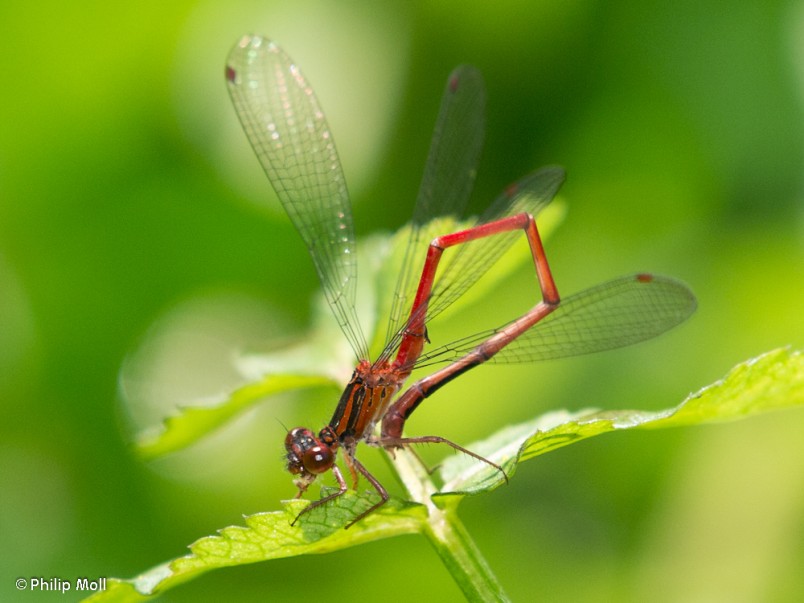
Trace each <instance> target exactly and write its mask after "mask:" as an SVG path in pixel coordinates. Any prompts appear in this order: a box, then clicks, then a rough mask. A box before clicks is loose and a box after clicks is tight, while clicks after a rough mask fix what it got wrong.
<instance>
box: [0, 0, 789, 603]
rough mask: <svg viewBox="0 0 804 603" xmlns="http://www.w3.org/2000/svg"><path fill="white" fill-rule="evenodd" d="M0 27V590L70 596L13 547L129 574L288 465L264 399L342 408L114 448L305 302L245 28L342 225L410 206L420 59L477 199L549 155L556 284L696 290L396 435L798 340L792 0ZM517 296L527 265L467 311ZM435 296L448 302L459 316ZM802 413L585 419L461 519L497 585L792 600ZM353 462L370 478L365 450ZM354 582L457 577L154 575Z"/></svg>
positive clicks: (74, 16) (526, 296) (428, 409)
mask: <svg viewBox="0 0 804 603" xmlns="http://www.w3.org/2000/svg"><path fill="white" fill-rule="evenodd" d="M0 32H1V33H2V35H0V57H2V58H0V66H2V76H3V77H2V81H3V83H2V89H1V90H2V91H1V92H0V115H2V126H0V479H1V480H2V485H1V486H0V551H2V553H0V599H1V600H3V601H11V600H19V601H36V600H42V601H45V600H47V601H51V600H55V599H56V598H57V597H60V595H56V594H53V593H39V594H35V593H31V592H17V591H16V589H15V587H14V584H13V582H14V579H15V578H17V577H26V578H30V577H38V576H41V577H44V578H52V577H59V578H62V579H66V580H74V579H75V578H76V577H82V576H86V577H90V578H92V577H96V576H121V577H131V576H134V575H136V574H137V573H139V572H140V571H143V570H145V569H147V568H149V567H151V566H153V565H155V564H157V563H160V562H162V561H165V560H167V559H170V558H174V557H176V556H179V555H182V554H184V553H185V552H186V546H187V545H188V544H190V543H191V542H192V541H194V540H195V539H196V538H199V537H201V536H204V535H208V534H211V533H214V532H215V530H216V529H218V528H221V527H224V526H227V525H232V524H242V517H241V516H242V515H243V514H249V513H255V512H259V511H267V510H275V509H278V508H279V499H282V498H289V497H291V496H292V495H293V494H294V488H293V486H292V483H291V480H290V479H289V477H288V476H287V474H286V473H285V472H284V471H283V467H282V463H281V458H280V457H281V442H282V438H283V433H284V427H283V425H288V426H292V425H296V424H309V425H311V426H312V427H318V426H319V425H322V424H323V423H324V422H325V421H326V420H327V419H328V418H329V415H330V413H331V412H332V409H333V407H334V403H335V401H334V400H333V399H331V398H330V399H323V398H321V397H314V396H308V397H307V399H305V400H294V399H290V398H288V399H282V400H274V401H269V402H266V403H265V404H263V405H261V406H260V407H259V408H258V409H256V410H255V411H253V412H251V413H249V414H248V416H246V417H244V418H242V419H241V420H238V421H236V422H235V423H234V424H233V425H231V426H229V427H228V428H227V429H225V430H222V432H219V433H217V434H215V435H214V436H213V437H212V438H210V440H209V441H208V442H204V443H202V444H200V445H198V446H196V447H194V448H193V449H191V450H188V451H186V452H184V453H181V454H178V455H175V456H174V457H171V458H169V459H164V460H163V461H160V462H156V463H153V464H144V463H143V462H141V461H140V460H138V458H136V456H135V455H134V454H133V452H132V451H131V450H130V447H129V445H128V442H129V440H130V438H131V435H132V433H133V430H134V429H135V428H136V427H141V426H143V425H155V424H157V423H158V421H159V418H160V417H162V416H164V415H165V414H166V413H168V412H169V409H170V408H172V407H174V406H175V405H176V404H181V403H187V402H189V401H192V400H193V399H195V398H197V397H199V396H210V395H214V394H215V393H217V392H219V391H221V389H222V388H224V387H225V386H226V385H227V384H228V383H230V382H231V380H232V379H233V378H234V377H233V374H232V371H231V369H230V368H229V366H230V364H229V362H230V360H231V357H232V353H233V350H236V349H244V348H245V349H265V348H267V347H270V345H272V343H271V342H276V341H277V340H278V339H282V338H287V337H291V336H293V335H294V334H298V333H302V332H304V330H305V328H306V327H307V325H308V321H309V320H310V316H311V313H310V307H311V299H312V297H313V296H314V294H315V292H316V290H317V285H318V284H317V280H316V277H315V273H314V271H313V268H312V265H311V262H310V260H309V257H308V256H307V254H306V252H305V249H304V247H303V245H302V244H301V241H300V240H299V239H298V237H297V235H296V233H295V232H294V231H293V229H292V227H291V226H290V224H289V222H288V220H287V218H286V217H285V216H284V214H282V213H281V210H280V209H279V207H278V203H277V202H276V201H275V200H272V198H273V193H272V192H271V191H270V188H269V187H268V184H267V181H266V180H265V178H264V176H263V175H262V174H261V172H260V170H259V167H258V165H257V162H256V160H255V159H254V157H253V156H252V155H251V151H250V149H249V148H248V145H247V143H246V141H245V137H244V136H243V134H242V132H240V131H239V127H238V125H237V123H236V120H235V117H234V114H233V111H232V109H231V107H230V103H229V99H228V98H227V94H226V90H225V86H224V82H223V63H224V59H225V56H226V54H227V52H228V50H229V48H230V47H231V45H232V44H233V43H234V42H235V41H236V40H237V39H238V38H239V36H241V35H242V34H243V33H246V32H260V33H264V34H265V35H268V36H270V37H272V38H274V39H276V40H277V41H279V42H280V43H281V44H282V45H283V46H284V47H285V48H286V50H287V51H288V52H289V53H290V54H291V56H293V57H294V58H295V59H296V60H297V61H298V63H299V64H300V65H302V67H303V69H304V71H305V72H306V74H307V75H308V77H309V79H310V80H311V81H312V83H313V85H314V87H315V89H316V90H317V92H318V95H319V98H320V100H321V102H322V104H323V106H324V107H325V109H326V111H327V114H328V117H329V120H330V124H331V126H332V129H333V131H334V134H335V137H336V141H337V143H338V146H339V150H340V153H341V157H342V160H343V163H344V165H345V169H346V174H347V178H348V180H349V184H350V188H351V191H352V197H353V202H354V212H355V219H356V222H357V228H358V232H359V235H360V236H366V235H368V234H369V233H371V232H374V231H377V230H385V231H391V230H393V229H395V228H398V227H399V226H400V225H401V224H403V223H404V222H405V221H406V220H407V219H408V218H409V216H410V213H411V208H412V204H413V200H414V198H415V193H416V189H417V186H418V181H419V178H420V176H421V172H422V167H423V164H424V159H425V156H426V151H427V146H428V144H429V139H430V135H431V131H432V126H433V123H434V120H435V115H436V111H437V108H438V103H439V100H440V95H441V91H442V86H443V82H444V80H445V78H446V76H447V74H448V73H449V71H450V69H451V68H452V67H453V66H455V65H457V64H459V63H463V62H466V63H473V64H475V65H477V66H478V67H479V68H480V69H481V70H482V71H483V73H484V75H485V77H486V81H487V87H488V90H489V104H488V107H489V120H488V134H487V144H486V148H485V151H484V155H483V159H482V164H481V170H480V175H479V178H478V184H477V188H476V194H475V197H474V201H473V203H475V207H478V208H479V207H482V206H483V204H484V203H486V202H487V201H489V200H490V199H491V198H493V196H494V195H495V194H496V193H497V192H498V191H499V190H500V189H501V188H502V187H503V186H504V185H505V184H507V183H508V182H510V181H512V180H514V179H516V178H517V177H519V176H521V175H523V174H525V173H527V172H528V171H530V170H532V169H533V168H535V167H538V166H540V165H543V164H546V163H559V164H562V165H563V166H565V167H566V169H567V171H568V173H569V179H568V182H567V184H566V185H565V187H564V189H563V191H562V197H563V199H564V200H565V201H566V202H567V207H568V214H567V217H566V220H565V222H564V223H563V224H562V225H561V227H560V228H559V229H558V230H557V231H556V232H555V233H554V234H553V235H552V236H551V237H550V239H549V240H548V241H547V247H548V255H549V257H550V259H551V262H552V265H553V272H554V275H555V277H556V281H557V283H558V286H559V288H560V290H561V291H562V292H563V293H564V294H569V293H571V292H574V291H578V290H580V289H582V288H584V287H586V286H589V285H592V284H595V283H597V282H600V281H602V280H605V279H608V278H611V277H613V276H616V275H619V274H622V273H627V272H633V271H638V270H651V271H656V272H662V273H666V274H671V275H674V276H677V277H678V278H681V279H683V280H685V281H686V282H687V283H689V284H690V286H691V287H692V288H693V289H694V290H695V292H696V294H697V296H698V299H699V311H698V312H697V314H696V315H695V316H694V317H693V319H692V320H691V321H690V322H689V323H687V324H686V325H684V326H682V327H681V328H679V329H677V330H675V331H673V332H672V333H671V334H668V335H666V336H664V337H662V338H660V339H658V340H656V341H652V342H650V343H647V344H643V345H641V346H638V347H636V348H632V349H626V350H620V351H615V352H611V353H607V354H602V355H599V356H590V357H585V358H580V359H572V360H565V361H556V362H551V363H544V364H541V365H535V366H525V367H497V366H494V367H484V368H482V369H480V370H478V371H475V372H474V374H467V375H465V377H463V378H462V379H460V380H459V381H458V382H456V383H455V384H453V385H450V387H448V388H445V390H443V392H439V396H438V397H436V398H433V399H432V400H430V401H428V403H427V404H426V405H423V406H422V408H421V409H420V410H419V411H417V414H416V416H415V417H414V419H413V420H411V422H410V424H409V432H410V433H412V434H429V433H438V434H439V435H444V436H446V437H449V438H451V439H453V440H455V441H457V442H459V443H463V444H468V443H469V442H471V441H473V440H474V439H477V438H481V437H483V436H484V435H486V434H488V433H490V432H492V431H495V430H496V429H498V428H500V427H502V426H503V425H505V424H507V423H509V422H514V421H519V420H524V419H526V418H529V417H531V416H534V415H536V414H539V413H541V412H544V411H547V410H550V409H554V408H570V409H578V408H582V407H586V406H597V407H602V408H612V409H614V408H626V407H633V408H646V409H659V408H663V407H667V406H672V405H675V404H676V403H678V402H679V401H680V400H681V399H682V398H683V397H684V396H686V395H687V394H688V393H689V392H691V391H695V390H697V389H698V388H700V387H702V386H704V385H707V384H709V383H711V382H712V381H714V380H715V379H717V378H719V377H721V376H722V375H724V374H725V373H726V372H727V371H728V369H729V368H731V367H732V366H733V365H734V364H735V363H737V362H739V361H741V360H744V359H747V358H749V357H751V356H753V355H756V354H759V353H761V352H763V351H765V350H768V349H771V348H774V347H777V346H783V345H793V346H797V347H801V345H802V343H803V342H804V311H803V308H802V305H803V302H804V209H803V205H802V166H804V127H802V126H803V122H802V92H804V4H802V3H801V2H774V1H767V0H749V1H747V2H742V3H739V4H738V3H721V2H715V1H712V0H696V1H694V2H693V1H690V0H680V1H679V2H674V3H664V2H654V1H650V0H648V1H646V2H641V3H637V4H635V3H633V2H626V1H622V0H619V1H614V2H606V3H602V2H599V3H596V2H583V1H580V2H565V1H558V0H545V1H536V2H534V1H525V0H519V1H517V0H502V1H500V2H495V3H487V2H484V3H470V2H463V1H461V2H458V1H457V0H440V1H436V2H403V1H396V2H385V3H377V2H369V1H367V0H363V1H358V0H354V1H348V2H337V3H336V2H329V3H328V2H324V1H323V0H318V1H305V0H301V1H296V2H270V1H268V0H265V1H261V2H256V1H254V0H242V1H235V2H225V3H224V2H212V1H210V2H174V3H163V2H152V1H146V2H139V3H107V2H103V3H102V2H86V1H84V2H81V1H79V2H72V3H59V2H52V1H43V2H19V1H9V2H4V3H3V4H2V7H0ZM532 296H533V285H532V274H531V272H530V271H529V270H528V268H527V266H523V269H522V270H521V273H517V274H516V275H514V276H512V277H511V278H510V279H509V280H508V281H506V283H505V286H504V287H502V288H501V290H500V291H498V292H497V294H496V296H491V297H490V299H489V300H487V301H486V303H485V305H484V304H482V303H481V304H480V305H479V306H478V311H477V314H484V315H487V314H488V313H489V312H500V313H501V314H504V313H505V312H506V311H508V312H514V311H515V310H513V309H510V308H519V309H522V308H525V307H527V306H528V304H529V303H531V302H532ZM508 318H510V316H509V315H504V316H501V320H500V322H502V321H503V320H507V319H508ZM454 324H455V325H457V326H455V327H454V328H456V330H457V329H458V328H460V329H465V330H466V331H468V330H470V329H471V328H472V324H473V315H472V312H465V313H464V314H462V315H460V316H459V317H456V322H455V323H454ZM342 344H343V342H342V341H339V342H333V346H338V345H342ZM126 359H129V360H128V361H127V360H126ZM124 365H126V366H130V365H136V370H132V371H130V372H129V373H130V375H133V377H131V376H130V377H128V378H127V380H126V381H125V384H126V391H127V392H128V397H127V398H126V399H127V400H128V401H127V402H126V403H123V402H122V400H123V399H124V398H125V397H124V396H123V395H122V393H121V388H120V386H119V383H120V381H119V375H120V374H121V367H122V366H124ZM802 433H804V412H802V411H789V412H783V413H777V414H772V415H767V416H764V417H760V418H758V419H755V420H751V421H747V422H743V423H734V424H727V425H719V426H712V427H701V428H695V429H686V430H675V431H666V432H661V431H660V432H650V431H647V432H633V433H624V434H617V435H611V436H607V437H603V438H596V439H594V440H591V441H589V442H585V443H583V444H581V445H578V446H572V447H569V448H567V449H563V450H561V451H558V452H556V453H555V454H550V455H547V456H545V457H541V458H540V459H538V460H536V461H533V462H530V463H528V464H527V465H525V466H523V467H522V468H521V469H520V471H519V472H518V473H517V476H516V479H514V480H513V481H512V483H511V484H510V485H509V486H508V487H506V488H502V489H500V490H497V491H496V492H494V493H493V494H491V495H488V496H483V497H479V498H476V499H470V500H467V501H466V502H465V503H464V505H463V512H462V517H463V518H464V520H465V523H466V525H467V527H468V529H469V531H470V532H471V533H472V534H474V536H475V537H476V539H477V542H478V545H479V547H480V549H481V550H482V551H484V553H485V554H486V555H487V559H488V561H489V563H490V564H491V566H492V568H493V569H494V571H495V572H496V573H497V575H498V577H499V578H500V580H501V581H502V583H503V585H504V586H505V587H506V589H507V591H508V593H509V594H510V595H511V596H512V597H513V598H514V599H515V600H520V601H522V600H533V599H534V598H541V599H545V600H573V601H584V600H589V601H611V600H618V601H644V600H651V601H691V600H695V601H731V602H734V601H798V600H801V597H802V596H804V573H802V572H801V568H802V567H804V438H802ZM438 452H440V451H433V454H436V453H438ZM362 458H363V460H364V462H365V463H367V464H368V465H369V466H370V467H371V468H372V469H373V470H376V471H377V472H378V473H379V474H380V475H385V473H383V472H384V464H383V463H382V461H381V459H380V457H379V453H377V452H375V451H366V452H364V453H363V457H362ZM436 458H437V457H436ZM389 485H391V484H390V483H389ZM393 490H394V492H395V493H398V490H396V489H395V488H393ZM356 591H359V592H361V593H364V594H369V593H372V596H374V595H376V596H379V595H380V594H381V593H382V594H383V600H388V601H403V600H412V599H414V598H416V599H419V600H439V601H445V600H456V599H458V598H460V593H459V591H458V590H457V588H456V587H455V586H454V585H453V584H452V582H451V581H450V578H449V575H448V574H447V572H446V571H445V570H444V568H443V567H442V566H441V565H440V562H439V560H438V557H437V556H436V555H435V553H434V552H433V551H432V550H430V548H429V545H428V544H427V543H426V542H425V541H424V540H423V539H419V538H412V537H409V538H402V539H395V540H387V541H383V542H378V543H373V544H370V545H368V546H363V547H359V548H355V549H350V550H347V551H342V552H339V553H334V554H329V555H323V556H319V557H314V558H303V559H286V560H280V561H275V562H270V563H263V564H257V565H253V566H247V567H241V568H236V569H231V570H224V571H218V572H213V573H211V574H209V575H207V576H204V577H202V578H201V579H199V580H196V581H194V582H192V583H190V584H188V585H186V586H183V587H180V588H178V589H176V590H174V591H171V592H170V593H169V594H167V595H166V596H165V598H164V600H171V601H190V600H219V599H222V598H224V597H225V598H226V599H227V600H232V601H234V600H243V601H250V600H274V601H284V600H298V598H299V597H300V596H302V597H320V596H325V597H326V598H328V599H329V598H332V597H337V598H341V597H343V598H347V599H348V598H351V597H353V596H354V595H355V593H356ZM75 598H77V597H76V594H75V593H71V594H69V595H67V596H65V597H61V598H60V600H73V599H75Z"/></svg>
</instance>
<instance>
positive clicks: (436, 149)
mask: <svg viewBox="0 0 804 603" xmlns="http://www.w3.org/2000/svg"><path fill="white" fill-rule="evenodd" d="M485 111H486V92H485V86H484V84H483V77H482V76H481V75H480V72H479V71H478V70H477V69H475V68H474V67H471V66H468V65H462V66H460V67H457V68H456V69H455V70H454V71H453V72H452V73H451V74H450V76H449V78H448V79H447V84H446V87H445V89H444V95H443V97H442V100H441V108H440V109H439V112H438V118H437V119H436V125H435V130H434V132H433V138H432V140H431V143H430V151H429V153H428V155H427V162H426V163H425V168H424V176H423V177H422V182H421V185H420V187H419V194H418V197H417V199H416V206H415V208H414V210H413V219H412V224H411V234H410V238H409V239H408V242H407V247H406V249H405V256H404V260H403V262H402V269H401V271H400V273H399V280H398V281H397V286H396V289H395V294H394V300H393V304H392V308H391V313H390V316H389V320H388V333H387V340H386V341H389V342H391V341H393V340H394V338H395V335H396V334H397V333H398V332H399V331H400V329H401V328H402V327H403V325H404V324H405V323H406V321H407V319H408V314H409V313H410V308H411V304H412V303H413V298H414V296H415V293H416V288H417V286H418V284H419V276H420V274H421V270H422V266H423V264H424V258H425V254H426V253H427V246H428V245H429V244H430V241H431V240H433V238H435V237H437V236H439V235H443V234H446V233H444V232H441V229H440V222H439V220H437V218H439V217H448V216H449V217H452V218H454V219H458V218H461V217H462V216H463V214H464V211H465V209H466V204H467V201H468V200H469V195H470V193H471V192H472V186H473V185H474V181H475V175H476V173H477V163H478V160H479V159H480V151H481V148H482V146H483V137H484V134H485V129H486V126H485Z"/></svg>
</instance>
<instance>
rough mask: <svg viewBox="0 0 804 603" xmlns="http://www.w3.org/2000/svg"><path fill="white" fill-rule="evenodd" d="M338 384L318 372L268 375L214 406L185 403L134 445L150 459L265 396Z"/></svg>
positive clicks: (182, 445)
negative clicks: (187, 404) (175, 413)
mask: <svg viewBox="0 0 804 603" xmlns="http://www.w3.org/2000/svg"><path fill="white" fill-rule="evenodd" d="M333 386H335V387H337V386H338V384H337V383H335V382H334V381H333V380H332V379H331V378H329V377H324V376H318V375H267V376H266V377H264V378H263V379H261V380H260V381H257V382H256V383H251V384H249V385H246V386H244V387H241V388H239V389H236V390H234V391H233V392H231V393H230V394H229V395H228V396H226V397H225V398H224V399H223V400H222V401H221V402H220V403H218V404H216V405H214V406H208V405H207V406H187V407H184V408H182V409H180V413H179V414H177V415H175V416H172V417H168V418H167V419H165V421H164V424H163V427H162V429H161V430H159V431H158V432H157V433H154V432H153V431H148V432H145V433H142V434H140V436H139V437H138V439H137V442H136V447H137V450H138V452H139V453H140V455H141V456H142V457H143V458H145V459H152V458H155V457H158V456H161V455H164V454H168V453H170V452H175V451H176V450H180V449H182V448H185V447H186V446H189V445H190V444H192V443H194V442H196V441H198V440H199V439H200V438H202V437H203V436H205V435H207V434H208V433H210V432H211V431H213V430H214V429H217V428H218V427H220V426H221V425H223V424H224V423H226V422H227V421H229V420H230V419H231V418H233V417H234V416H235V415H237V414H239V413H241V412H243V411H244V410H246V409H247V408H249V407H250V406H252V405H253V404H256V403H257V402H259V401H261V400H262V399H263V398H265V397H266V396H271V395H274V394H279V393H283V392H288V391H296V390H300V389H303V388H312V387H333Z"/></svg>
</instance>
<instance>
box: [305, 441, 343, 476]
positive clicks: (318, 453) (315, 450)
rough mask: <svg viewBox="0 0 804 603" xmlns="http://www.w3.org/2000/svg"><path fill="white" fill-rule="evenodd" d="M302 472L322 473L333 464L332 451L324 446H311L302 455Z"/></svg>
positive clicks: (333, 456)
mask: <svg viewBox="0 0 804 603" xmlns="http://www.w3.org/2000/svg"><path fill="white" fill-rule="evenodd" d="M302 462H303V463H304V470H305V471H307V472H308V473H324V471H327V470H328V469H329V468H330V467H332V464H333V463H334V462H335V455H334V454H332V450H331V449H329V448H327V447H324V446H312V447H310V448H308V449H307V450H305V451H304V454H303V455H302Z"/></svg>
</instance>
